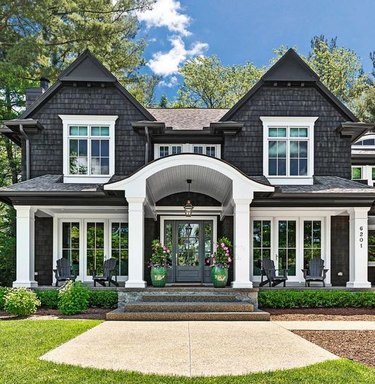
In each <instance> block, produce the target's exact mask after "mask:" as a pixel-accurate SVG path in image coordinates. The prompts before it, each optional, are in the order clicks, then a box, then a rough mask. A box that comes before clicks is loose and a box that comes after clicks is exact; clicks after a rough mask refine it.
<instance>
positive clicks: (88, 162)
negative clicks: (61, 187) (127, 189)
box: [59, 115, 118, 183]
mask: <svg viewBox="0 0 375 384" xmlns="http://www.w3.org/2000/svg"><path fill="white" fill-rule="evenodd" d="M59 117H60V118H61V119H62V121H63V136H64V144H63V145H64V150H63V157H64V167H63V168H64V182H73V183H74V182H80V183H82V182H83V183H85V182H88V183H93V182H98V183H100V182H106V181H108V180H109V178H110V177H111V176H112V175H113V174H114V173H115V122H116V120H117V117H118V116H99V115H98V116H93V115H59Z"/></svg>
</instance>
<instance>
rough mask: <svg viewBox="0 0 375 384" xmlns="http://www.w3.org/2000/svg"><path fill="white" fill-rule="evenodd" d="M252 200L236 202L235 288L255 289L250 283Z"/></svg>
mask: <svg viewBox="0 0 375 384" xmlns="http://www.w3.org/2000/svg"><path fill="white" fill-rule="evenodd" d="M252 200H253V199H252V197H251V198H246V199H233V201H234V218H233V219H234V223H233V225H234V228H233V229H234V234H233V238H234V281H233V282H232V287H233V288H253V283H252V282H251V281H250V204H251V202H252Z"/></svg>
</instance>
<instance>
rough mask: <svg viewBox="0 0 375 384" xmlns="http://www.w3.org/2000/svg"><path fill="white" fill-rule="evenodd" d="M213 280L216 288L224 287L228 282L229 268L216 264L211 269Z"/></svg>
mask: <svg viewBox="0 0 375 384" xmlns="http://www.w3.org/2000/svg"><path fill="white" fill-rule="evenodd" d="M211 280H212V283H213V284H214V287H215V288H224V287H226V285H227V282H228V268H224V267H217V266H214V267H212V269H211Z"/></svg>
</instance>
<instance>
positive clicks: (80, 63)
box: [20, 50, 155, 121]
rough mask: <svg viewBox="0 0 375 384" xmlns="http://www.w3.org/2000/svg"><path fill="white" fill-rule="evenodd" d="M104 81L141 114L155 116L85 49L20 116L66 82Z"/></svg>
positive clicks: (33, 108) (147, 116) (38, 106)
mask: <svg viewBox="0 0 375 384" xmlns="http://www.w3.org/2000/svg"><path fill="white" fill-rule="evenodd" d="M72 82H74V83H79V82H83V83H89V82H92V83H102V84H103V83H104V84H110V83H113V85H114V86H115V87H116V88H117V89H118V90H119V91H120V92H121V93H122V94H123V95H124V96H125V97H126V98H127V99H128V100H129V101H130V102H131V103H132V104H133V105H134V107H135V108H137V109H138V110H139V112H141V114H142V115H143V116H144V117H145V118H146V119H147V120H151V121H155V118H154V116H152V115H151V114H150V112H148V111H147V109H146V108H144V107H143V106H142V105H141V104H140V103H139V102H138V101H137V100H136V99H135V98H134V97H133V96H132V95H131V94H130V93H129V92H128V91H127V90H126V89H125V88H124V87H123V86H122V85H121V84H120V83H119V81H118V80H117V78H116V77H115V76H114V75H113V74H112V73H111V72H110V71H109V70H108V69H107V68H106V67H105V66H104V65H103V64H102V63H101V62H100V61H99V60H98V59H97V58H96V57H95V56H94V55H93V54H92V53H91V52H90V51H89V50H85V51H84V52H83V53H82V54H81V55H80V56H78V58H77V59H76V60H75V61H74V62H73V63H72V64H70V65H69V66H68V67H67V68H66V69H65V70H64V71H63V72H62V73H61V74H60V76H59V77H58V80H57V82H56V83H55V84H54V85H53V86H52V87H50V88H49V89H48V90H47V91H46V92H45V93H43V95H41V96H40V97H39V98H38V99H37V100H36V101H35V102H34V103H33V104H32V105H30V107H29V108H27V109H26V110H25V111H24V112H23V113H22V114H21V116H20V118H22V119H25V118H28V117H30V115H31V114H32V113H33V112H34V111H35V110H37V109H38V108H40V107H41V106H42V105H43V104H44V103H45V102H46V101H47V100H48V99H49V98H50V97H51V96H52V95H54V94H55V93H56V92H57V90H58V89H60V87H61V86H62V85H63V84H64V83H72Z"/></svg>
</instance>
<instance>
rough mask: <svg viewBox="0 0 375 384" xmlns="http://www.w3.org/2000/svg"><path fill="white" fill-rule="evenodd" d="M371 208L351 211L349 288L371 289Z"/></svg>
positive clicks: (347, 284) (352, 209)
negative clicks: (369, 272) (369, 243)
mask: <svg viewBox="0 0 375 384" xmlns="http://www.w3.org/2000/svg"><path fill="white" fill-rule="evenodd" d="M368 211H369V208H363V207H360V208H351V209H350V210H349V214H350V221H349V223H350V224H349V281H348V282H347V283H346V286H347V287H348V288H371V283H370V282H369V281H368V249H367V248H368V247H367V244H368V227H367V223H368V215H367V213H368Z"/></svg>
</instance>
